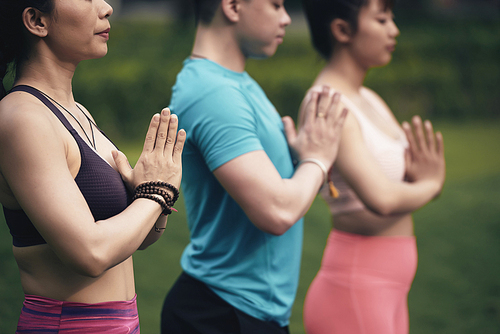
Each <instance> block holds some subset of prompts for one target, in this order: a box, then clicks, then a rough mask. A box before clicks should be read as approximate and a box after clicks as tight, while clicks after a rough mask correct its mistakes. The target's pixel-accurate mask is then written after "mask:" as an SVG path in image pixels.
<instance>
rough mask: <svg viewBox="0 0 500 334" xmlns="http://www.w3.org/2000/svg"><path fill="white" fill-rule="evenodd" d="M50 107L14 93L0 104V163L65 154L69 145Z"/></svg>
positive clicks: (22, 94)
mask: <svg viewBox="0 0 500 334" xmlns="http://www.w3.org/2000/svg"><path fill="white" fill-rule="evenodd" d="M57 123H58V120H57V118H56V117H54V115H53V114H52V112H51V111H50V110H49V109H47V107H46V106H45V105H44V104H43V103H41V102H40V101H39V100H38V99H36V98H35V97H33V96H31V95H29V94H26V93H22V92H14V93H11V94H9V95H7V96H6V97H5V98H3V99H2V100H1V101H0V147H1V148H2V149H1V150H0V151H1V152H0V162H5V159H6V158H7V159H8V160H13V159H15V158H16V157H18V158H20V159H23V158H22V156H23V153H24V154H31V155H37V156H40V155H44V154H46V153H48V152H51V154H62V155H63V156H66V149H67V147H66V142H65V141H64V140H62V138H63V137H62V132H61V126H59V125H58V124H57Z"/></svg>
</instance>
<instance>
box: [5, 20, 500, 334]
mask: <svg viewBox="0 0 500 334" xmlns="http://www.w3.org/2000/svg"><path fill="white" fill-rule="evenodd" d="M498 26H499V23H498V22H497V23H494V24H491V25H488V24H486V25H482V24H476V25H475V26H474V29H469V28H468V27H466V26H465V25H460V24H459V23H458V24H457V23H455V24H449V23H442V24H437V25H436V24H434V25H433V24H430V23H429V24H427V23H426V25H425V26H423V27H420V26H417V25H415V26H408V27H402V28H401V31H402V35H401V38H400V44H398V50H397V51H396V53H395V55H394V59H393V62H392V63H391V65H390V66H388V67H385V68H382V69H376V70H374V71H372V72H371V73H370V74H369V76H368V78H367V84H368V85H369V86H370V87H372V88H374V89H375V90H376V91H379V92H380V93H381V95H382V96H383V97H384V99H386V100H387V102H388V104H389V105H390V106H391V107H393V108H394V110H395V112H396V115H397V116H398V119H400V120H404V119H408V118H409V117H410V115H412V114H415V113H420V114H422V115H426V116H428V117H430V118H431V119H433V120H435V128H436V129H439V130H441V131H442V132H443V134H444V138H445V148H446V159H447V181H446V184H445V188H444V191H443V193H442V195H441V196H440V198H439V199H438V200H436V201H434V202H432V203H430V204H429V205H427V206H426V207H425V208H423V209H421V210H420V211H418V212H416V213H415V215H414V218H415V233H416V235H417V241H418V247H419V267H418V271H417V275H416V278H415V281H414V284H413V287H412V290H411V292H410V296H409V305H410V323H411V333H412V334H429V333H433V334H434V333H438V334H441V333H442V334H448V333H450V334H452V333H453V334H469V333H470V334H476V333H481V334H490V333H499V332H500V280H499V279H498V277H499V276H500V261H499V260H498V256H499V254H500V224H499V222H500V205H499V203H500V191H499V190H498V189H499V188H500V121H499V120H498V114H499V108H498V105H499V104H500V100H498V93H496V94H494V93H493V92H498V87H499V86H500V83H499V80H500V65H499V64H500V63H499V62H498V54H499V53H498V51H500V38H499V36H500V35H498V33H495V32H498V31H499V30H498ZM291 28H292V27H291ZM183 29H184V28H183ZM112 32H113V34H112V39H111V40H110V52H109V54H108V56H107V57H105V58H104V59H102V60H96V61H92V62H84V63H82V64H81V66H80V67H79V69H78V71H77V73H76V74H75V80H74V81H75V82H74V90H75V96H76V98H77V99H78V100H79V101H80V102H82V103H83V104H84V105H85V106H86V107H87V108H88V109H89V110H91V111H92V112H93V114H94V116H95V118H96V119H97V121H98V123H99V124H100V126H101V127H102V128H103V129H104V130H105V131H106V132H107V133H108V135H110V137H111V138H113V139H115V140H116V141H117V143H118V144H119V147H121V148H122V150H123V151H124V152H125V153H126V154H127V155H129V157H130V158H131V160H134V159H137V157H138V155H139V150H140V142H141V141H142V136H143V133H144V132H145V130H146V127H147V122H148V120H149V118H150V116H151V114H152V113H153V112H156V111H159V110H160V109H161V108H162V107H163V106H165V105H167V104H168V101H169V96H170V87H171V85H172V84H173V82H174V80H175V75H176V73H177V72H178V71H179V69H180V67H181V65H182V64H181V63H182V60H183V59H184V58H185V57H186V56H187V54H188V53H189V50H190V47H191V37H189V36H190V35H191V34H192V31H190V30H189V29H186V31H183V30H182V29H177V30H176V29H174V28H172V27H170V26H164V24H163V23H154V22H152V23H151V22H150V23H133V24H129V23H128V22H115V23H113V30H112ZM449 36H452V37H449ZM403 37H404V38H403ZM158 41H162V42H161V43H159V42H158ZM476 50H479V51H481V52H479V51H478V52H476ZM457 55H458V56H459V57H455V56H457ZM298 65H300V66H298ZM322 65H323V63H322V61H321V60H319V58H318V57H317V56H316V54H315V53H314V51H313V50H312V49H311V47H310V43H309V41H308V35H307V32H304V31H303V30H301V31H294V30H293V29H291V30H290V31H289V34H287V38H286V39H285V43H284V44H283V46H281V47H280V49H279V50H278V53H277V54H276V56H275V57H273V58H271V59H269V60H265V61H251V62H249V64H248V67H247V68H248V72H249V73H250V74H251V75H252V76H253V77H255V79H256V80H257V81H258V82H259V83H260V84H261V85H262V87H263V88H264V90H265V91H266V92H267V93H268V95H269V97H270V99H271V101H272V102H273V103H274V104H275V105H276V107H277V109H278V110H279V111H280V112H282V113H283V114H290V115H292V116H293V115H294V114H295V113H296V109H297V106H298V104H299V103H300V100H301V98H302V96H303V93H304V91H305V90H306V89H307V87H308V86H309V85H310V83H311V82H312V80H313V79H314V76H315V75H316V73H317V71H318V70H319V69H320V68H321V66H322ZM477 117H479V118H482V119H489V120H491V121H471V119H473V118H477ZM451 119H453V121H450V120H451ZM458 119H459V120H458ZM495 119H496V120H495ZM437 120H439V121H437ZM138 124H139V125H140V124H142V127H141V126H138ZM176 207H177V208H178V209H179V212H178V213H175V214H173V215H172V216H171V217H170V218H169V223H168V227H167V230H166V233H165V235H164V236H163V238H162V239H161V240H160V241H158V242H157V243H156V244H154V245H152V246H151V247H150V248H148V249H147V250H145V251H140V252H137V253H136V254H135V255H134V262H135V273H136V286H137V294H138V305H139V313H140V318H141V328H142V332H143V333H145V334H150V333H151V334H154V333H158V332H159V317H160V311H161V306H162V302H163V298H164V296H165V294H166V293H167V291H168V290H169V288H170V287H171V285H172V284H173V282H174V281H175V279H176V277H177V276H178V274H179V273H180V271H181V269H180V265H179V258H180V255H181V253H182V250H183V248H184V247H185V246H186V244H187V242H188V231H187V227H186V222H185V212H184V208H183V203H182V197H181V199H180V201H179V203H178V204H177V205H176ZM330 227H331V223H330V218H329V213H328V211H327V208H326V206H325V204H324V203H323V202H322V200H321V199H319V198H318V199H317V200H316V201H315V202H314V204H313V206H312V208H311V210H310V211H309V212H308V213H307V215H306V222H305V236H304V252H303V261H302V270H301V279H300V286H299V290H298V293H297V299H296V303H295V306H294V309H293V314H292V318H291V325H290V327H291V332H292V334H301V333H304V330H303V326H302V316H301V314H302V304H303V300H304V296H305V293H306V291H307V287H308V286H309V284H310V282H311V281H312V279H313V277H314V275H315V274H316V272H317V270H318V268H319V264H320V261H321V256H322V251H323V248H324V246H325V242H326V238H327V236H328V233H329V230H330ZM22 300H23V292H22V289H21V285H20V282H19V275H18V272H17V267H16V264H15V262H14V260H13V257H12V242H11V237H10V235H9V231H8V228H7V226H6V224H5V222H4V221H3V215H1V217H0V334H4V333H5V334H7V333H14V332H15V327H16V322H17V317H18V316H19V313H20V310H21V306H22Z"/></svg>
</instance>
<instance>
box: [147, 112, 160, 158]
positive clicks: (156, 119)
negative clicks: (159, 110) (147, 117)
mask: <svg viewBox="0 0 500 334" xmlns="http://www.w3.org/2000/svg"><path fill="white" fill-rule="evenodd" d="M159 125H160V115H159V114H154V115H153V117H152V118H151V122H149V128H148V132H147V133H146V139H145V140H144V148H143V151H144V152H148V153H149V152H152V151H153V149H154V147H155V141H156V132H157V131H158V126H159Z"/></svg>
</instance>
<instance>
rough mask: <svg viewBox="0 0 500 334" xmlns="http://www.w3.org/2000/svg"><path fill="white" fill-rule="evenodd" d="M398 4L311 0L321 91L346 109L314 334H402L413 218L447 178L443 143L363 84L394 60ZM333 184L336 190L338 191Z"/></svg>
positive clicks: (413, 260)
mask: <svg viewBox="0 0 500 334" xmlns="http://www.w3.org/2000/svg"><path fill="white" fill-rule="evenodd" d="M392 6H393V3H392V1H391V0H304V8H305V11H306V14H307V18H308V21H309V26H310V29H311V36H312V41H313V44H314V46H315V48H316V49H317V50H318V51H319V52H320V53H321V55H322V56H323V57H324V58H325V59H326V60H327V64H326V66H325V67H324V69H323V70H322V71H321V72H320V73H319V75H318V76H317V78H316V81H315V83H314V84H315V85H328V86H330V87H332V88H333V89H335V90H336V91H339V92H340V93H342V98H341V101H342V102H343V104H344V105H345V106H346V107H347V108H348V109H349V114H348V116H347V118H346V121H345V124H344V128H343V132H342V140H341V144H340V148H339V154H338V157H337V160H336V162H335V165H334V166H333V168H332V169H331V171H330V173H329V177H330V181H331V182H330V184H331V186H330V187H324V189H322V191H321V192H322V196H323V197H324V198H325V200H326V202H327V204H328V206H329V208H330V211H331V212H332V215H333V222H334V228H333V229H332V232H331V233H330V236H329V238H328V242H327V246H326V249H325V251H324V255H323V260H322V264H321V269H320V271H319V272H318V274H317V276H316V278H315V279H314V281H313V282H312V284H311V286H310V288H309V291H308V293H307V296H306V300H305V304H304V324H305V328H306V331H307V333H308V334H335V333H340V334H357V333H360V334H404V333H408V332H409V320H408V305H407V296H408V292H409V290H410V286H411V283H412V281H413V277H414V276H415V271H416V268H417V250H416V241H415V236H414V235H413V220H412V216H411V213H412V212H413V211H415V210H416V209H418V208H421V207H422V206H424V205H425V204H426V203H428V202H429V201H431V200H432V199H433V198H435V197H436V196H437V195H438V194H439V193H440V192H441V189H442V187H443V184H444V179H445V162H444V153H443V139H442V136H441V134H440V133H436V134H434V130H433V128H432V125H431V123H430V122H429V121H426V122H422V121H421V119H420V118H419V117H414V118H413V120H412V123H413V128H412V126H410V125H409V124H408V123H406V122H405V123H403V125H402V126H400V125H399V123H398V122H397V120H396V118H395V117H394V115H393V114H392V112H391V111H390V109H389V108H388V106H387V105H386V104H385V102H384V101H383V100H382V99H381V98H380V96H378V95H377V94H376V93H375V92H373V91H372V90H370V89H368V88H366V87H364V86H363V81H364V79H365V76H366V73H367V71H368V70H369V69H370V68H372V67H377V66H383V65H386V64H387V63H389V61H390V60H391V57H392V52H393V51H394V49H395V45H396V37H397V36H398V35H399V30H398V28H397V27H396V25H395V23H394V21H393V15H392ZM333 185H335V187H333Z"/></svg>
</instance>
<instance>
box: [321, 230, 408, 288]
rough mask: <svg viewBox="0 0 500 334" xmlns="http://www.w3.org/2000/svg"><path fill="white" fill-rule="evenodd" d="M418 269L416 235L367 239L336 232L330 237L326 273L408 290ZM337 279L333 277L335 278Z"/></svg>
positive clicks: (339, 279)
mask: <svg viewBox="0 0 500 334" xmlns="http://www.w3.org/2000/svg"><path fill="white" fill-rule="evenodd" d="M416 269H417V244H416V238H415V237H414V236H394V237H393V236H390V237H385V236H363V235H359V234H352V233H347V232H343V231H338V230H335V229H334V230H332V232H331V233H330V236H329V237H328V241H327V245H326V248H325V252H324V254H323V260H322V262H321V272H322V274H327V275H334V276H335V279H336V280H337V282H342V281H344V282H346V284H351V283H352V282H353V281H357V282H358V283H370V284H374V283H376V282H382V281H383V282H385V283H387V282H392V283H394V284H402V285H403V286H406V287H408V289H409V286H410V285H411V283H412V281H413V278H414V276H415V272H416ZM332 278H333V277H332Z"/></svg>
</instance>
